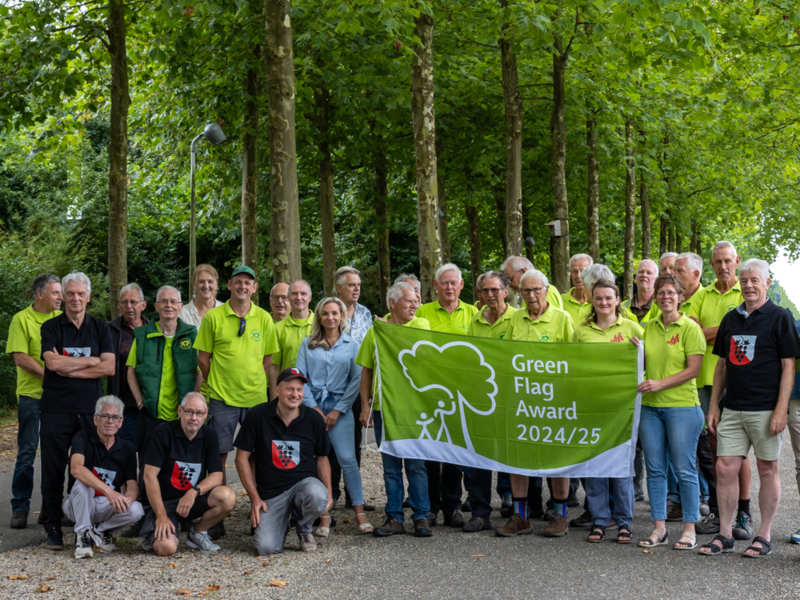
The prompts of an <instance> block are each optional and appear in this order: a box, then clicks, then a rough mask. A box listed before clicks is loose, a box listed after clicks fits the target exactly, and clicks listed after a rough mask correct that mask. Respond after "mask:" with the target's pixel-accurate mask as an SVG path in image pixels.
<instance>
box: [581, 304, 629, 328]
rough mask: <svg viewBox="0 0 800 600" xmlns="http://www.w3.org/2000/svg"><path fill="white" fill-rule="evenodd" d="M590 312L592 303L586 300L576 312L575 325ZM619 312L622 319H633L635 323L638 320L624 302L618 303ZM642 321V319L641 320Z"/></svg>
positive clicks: (583, 319) (587, 316)
mask: <svg viewBox="0 0 800 600" xmlns="http://www.w3.org/2000/svg"><path fill="white" fill-rule="evenodd" d="M590 314H592V303H591V302H587V303H586V304H583V305H581V310H580V312H579V313H578V319H577V320H576V321H575V326H576V327H577V326H578V324H579V323H583V322H584V321H585V320H586V319H588V318H589V315H590ZM619 314H620V315H622V317H623V318H624V319H628V320H629V321H633V322H634V323H636V324H637V325H638V324H639V321H638V320H637V319H636V315H635V314H633V313H632V312H631V311H629V310H628V309H627V308H626V307H625V306H624V303H622V304H620V305H619ZM642 322H643V323H644V321H642Z"/></svg>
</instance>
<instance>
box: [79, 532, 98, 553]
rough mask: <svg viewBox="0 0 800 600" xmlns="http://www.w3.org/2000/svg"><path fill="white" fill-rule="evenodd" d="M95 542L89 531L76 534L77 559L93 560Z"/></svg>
mask: <svg viewBox="0 0 800 600" xmlns="http://www.w3.org/2000/svg"><path fill="white" fill-rule="evenodd" d="M92 545H93V540H92V536H91V535H90V534H89V531H83V532H81V533H76V534H75V558H92V557H93V556H94V552H93V551H92Z"/></svg>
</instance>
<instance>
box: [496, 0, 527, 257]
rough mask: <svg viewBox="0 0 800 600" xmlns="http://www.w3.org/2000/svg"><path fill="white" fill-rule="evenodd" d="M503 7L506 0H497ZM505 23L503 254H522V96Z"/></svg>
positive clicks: (502, 57) (501, 41) (503, 39)
mask: <svg viewBox="0 0 800 600" xmlns="http://www.w3.org/2000/svg"><path fill="white" fill-rule="evenodd" d="M500 5H501V6H502V7H503V8H506V7H507V6H508V2H507V0H500ZM513 45H514V40H513V39H512V37H511V34H510V32H509V25H508V23H505V24H504V25H503V28H502V36H501V38H500V54H501V62H502V71H503V99H504V101H505V114H506V236H505V237H506V248H505V252H506V256H519V255H521V254H522V98H521V97H520V94H519V77H518V74H517V55H516V54H514V53H513V52H512V51H511V47H512V46H513Z"/></svg>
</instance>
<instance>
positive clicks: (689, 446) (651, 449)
mask: <svg viewBox="0 0 800 600" xmlns="http://www.w3.org/2000/svg"><path fill="white" fill-rule="evenodd" d="M704 422H705V420H704V419H703V411H702V410H701V409H700V407H699V406H687V407H675V408H655V407H652V406H642V413H641V417H640V418H639V439H640V440H642V449H643V450H644V461H645V465H646V467H647V490H648V492H649V495H650V519H651V520H653V521H664V520H666V518H667V469H668V459H667V456H668V454H669V455H671V456H672V461H673V465H674V466H675V475H676V476H677V478H678V488H679V490H680V498H681V509H682V511H683V522H684V523H696V522H697V521H699V520H700V488H699V485H698V482H697V467H696V463H695V459H696V456H697V440H698V438H699V437H700V432H701V431H702V430H703V423H704Z"/></svg>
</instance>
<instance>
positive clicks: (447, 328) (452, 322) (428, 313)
mask: <svg viewBox="0 0 800 600" xmlns="http://www.w3.org/2000/svg"><path fill="white" fill-rule="evenodd" d="M476 312H478V309H477V308H475V306H474V305H472V304H467V303H466V302H463V301H461V300H459V301H458V306H457V307H456V309H455V310H454V311H453V312H452V313H450V312H447V309H446V308H442V305H441V304H439V301H438V300H434V301H433V302H428V303H427V304H423V305H422V306H420V307H419V308H418V309H417V314H416V315H415V316H417V317H419V318H420V319H427V320H428V323H429V324H430V326H431V331H441V332H443V333H455V334H458V335H467V334H468V333H469V322H470V321H471V320H472V317H473V316H475V313H476Z"/></svg>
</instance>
